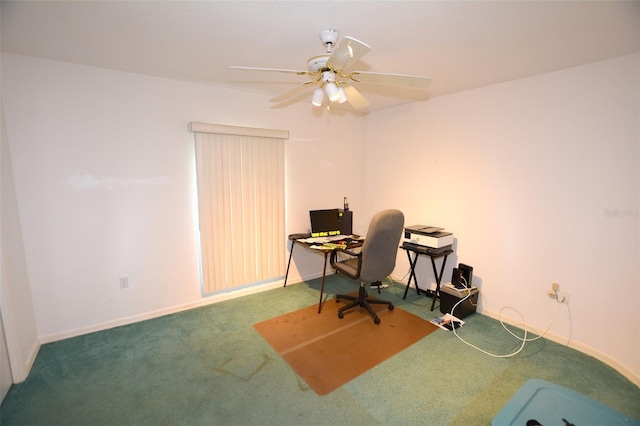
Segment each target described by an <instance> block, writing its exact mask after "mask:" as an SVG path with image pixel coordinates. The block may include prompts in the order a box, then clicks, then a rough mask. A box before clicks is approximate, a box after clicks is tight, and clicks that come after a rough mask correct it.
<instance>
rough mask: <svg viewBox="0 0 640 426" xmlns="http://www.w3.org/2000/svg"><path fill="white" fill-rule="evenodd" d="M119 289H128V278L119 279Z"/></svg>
mask: <svg viewBox="0 0 640 426" xmlns="http://www.w3.org/2000/svg"><path fill="white" fill-rule="evenodd" d="M120 288H121V289H125V288H129V277H121V278H120Z"/></svg>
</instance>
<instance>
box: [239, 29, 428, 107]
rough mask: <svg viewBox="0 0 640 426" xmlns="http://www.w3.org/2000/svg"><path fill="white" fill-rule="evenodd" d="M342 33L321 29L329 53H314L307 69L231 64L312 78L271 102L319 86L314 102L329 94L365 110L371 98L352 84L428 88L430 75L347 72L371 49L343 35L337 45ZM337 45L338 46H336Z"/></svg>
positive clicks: (329, 97)
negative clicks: (368, 98)
mask: <svg viewBox="0 0 640 426" xmlns="http://www.w3.org/2000/svg"><path fill="white" fill-rule="evenodd" d="M339 37H340V33H339V32H338V31H337V30H334V29H327V30H322V31H320V41H322V43H323V44H324V45H325V48H326V53H323V54H320V55H315V56H312V57H311V58H310V59H308V60H307V70H306V71H296V70H286V69H276V68H256V67H240V66H230V67H229V68H233V69H242V70H255V71H270V72H284V73H293V74H296V75H302V76H307V77H309V78H310V80H309V81H306V82H304V83H303V84H301V85H299V86H297V87H295V88H293V89H292V90H290V91H288V92H286V93H284V94H282V95H280V96H277V97H275V98H273V99H271V101H272V102H285V101H289V100H292V99H293V98H294V97H296V96H298V95H300V94H302V93H303V92H305V91H307V90H309V89H311V88H313V87H314V86H315V87H316V88H315V90H314V91H313V95H312V97H311V104H312V105H314V106H321V105H322V103H323V101H324V94H325V93H326V95H327V98H328V99H329V102H332V103H338V104H343V103H345V102H347V101H348V102H349V104H350V105H351V107H352V108H354V109H356V110H358V109H364V108H366V107H367V106H369V101H368V100H367V99H366V98H365V97H364V96H362V94H361V93H360V92H359V91H358V90H357V89H356V88H355V87H354V85H353V84H352V83H361V82H362V83H363V84H364V83H366V84H379V85H386V86H395V87H403V88H409V89H415V90H422V89H426V88H427V87H428V86H429V84H430V83H431V79H430V78H429V77H421V76H414V75H402V74H385V73H373V72H362V71H350V72H349V71H347V69H348V68H349V67H351V66H352V65H354V64H355V63H356V62H357V61H358V60H359V59H360V58H361V57H362V56H364V55H365V54H367V53H368V52H369V51H370V50H371V48H370V47H369V46H368V45H367V44H365V43H363V42H361V41H359V40H357V39H355V38H352V37H343V38H342V40H341V41H340V44H339V45H337V44H336V43H337V42H338V39H339ZM334 47H335V48H334Z"/></svg>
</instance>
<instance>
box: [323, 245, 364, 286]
mask: <svg viewBox="0 0 640 426" xmlns="http://www.w3.org/2000/svg"><path fill="white" fill-rule="evenodd" d="M336 253H346V254H349V255H351V256H353V257H350V258H349V259H347V260H341V261H339V262H338V261H336V257H337V255H336ZM330 262H331V266H332V267H333V269H335V270H336V271H337V272H341V273H343V274H345V275H346V276H348V277H350V278H352V279H354V280H355V279H358V277H360V270H361V269H362V253H355V252H349V251H346V250H340V251H333V252H331V258H330Z"/></svg>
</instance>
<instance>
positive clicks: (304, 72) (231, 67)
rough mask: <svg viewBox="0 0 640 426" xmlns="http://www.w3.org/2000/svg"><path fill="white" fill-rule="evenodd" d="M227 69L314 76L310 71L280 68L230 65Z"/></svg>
mask: <svg viewBox="0 0 640 426" xmlns="http://www.w3.org/2000/svg"><path fill="white" fill-rule="evenodd" d="M227 68H230V69H234V70H249V71H271V72H283V73H287V74H297V75H313V74H312V73H310V72H308V71H300V70H286V69H279V68H258V67H238V66H233V65H230V66H228V67H227Z"/></svg>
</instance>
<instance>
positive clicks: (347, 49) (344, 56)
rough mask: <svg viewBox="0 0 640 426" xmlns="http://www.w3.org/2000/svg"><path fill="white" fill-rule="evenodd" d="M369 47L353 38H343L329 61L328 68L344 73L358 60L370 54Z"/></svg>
mask: <svg viewBox="0 0 640 426" xmlns="http://www.w3.org/2000/svg"><path fill="white" fill-rule="evenodd" d="M370 50H371V47H369V45H367V44H365V43H363V42H361V41H360V40H356V39H355V38H352V37H343V38H342V40H341V41H340V44H339V45H338V47H337V48H336V49H335V50H334V51H333V53H332V54H331V57H329V60H328V61H327V66H328V67H329V68H331V69H332V70H334V71H342V70H344V69H347V68H349V67H350V66H351V65H353V64H354V63H356V62H357V61H358V59H360V58H362V57H363V56H364V55H366V54H367V53H369V51H370Z"/></svg>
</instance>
